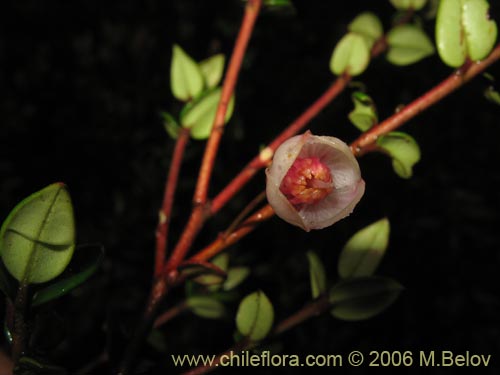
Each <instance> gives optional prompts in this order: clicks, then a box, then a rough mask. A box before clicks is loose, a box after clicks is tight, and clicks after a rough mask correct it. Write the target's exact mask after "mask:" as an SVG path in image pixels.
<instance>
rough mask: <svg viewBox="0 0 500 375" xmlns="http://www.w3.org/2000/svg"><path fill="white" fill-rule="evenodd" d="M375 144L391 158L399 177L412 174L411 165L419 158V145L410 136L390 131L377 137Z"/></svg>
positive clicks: (406, 176)
mask: <svg viewBox="0 0 500 375" xmlns="http://www.w3.org/2000/svg"><path fill="white" fill-rule="evenodd" d="M377 145H378V147H379V148H380V149H382V150H383V151H384V152H386V153H387V154H388V155H389V156H390V157H391V158H392V167H393V168H394V172H396V174H397V175H398V176H399V177H402V178H410V177H411V176H412V174H413V166H414V165H415V164H416V163H417V162H418V161H419V160H420V147H419V146H418V143H417V142H416V141H415V139H414V138H413V137H412V136H410V135H408V134H406V133H402V132H391V133H389V134H387V135H384V136H381V137H379V138H378V139H377Z"/></svg>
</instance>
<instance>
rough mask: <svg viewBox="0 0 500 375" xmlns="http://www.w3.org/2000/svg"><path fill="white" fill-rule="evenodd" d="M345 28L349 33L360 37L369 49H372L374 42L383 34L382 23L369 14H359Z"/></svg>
mask: <svg viewBox="0 0 500 375" xmlns="http://www.w3.org/2000/svg"><path fill="white" fill-rule="evenodd" d="M347 28H348V30H349V31H351V32H353V33H356V34H358V35H361V36H362V37H363V38H364V39H365V41H366V44H367V45H368V48H370V49H371V48H372V47H373V44H374V43H375V41H376V40H377V39H379V38H380V37H382V35H383V34H384V28H383V27H382V22H380V19H379V18H378V17H377V16H376V15H375V14H373V13H371V12H364V13H361V14H360V15H359V16H357V17H356V18H355V19H354V20H353V21H352V22H351V23H350V24H349V26H348V27H347Z"/></svg>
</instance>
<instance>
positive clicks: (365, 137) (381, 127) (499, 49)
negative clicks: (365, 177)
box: [351, 44, 500, 156]
mask: <svg viewBox="0 0 500 375" xmlns="http://www.w3.org/2000/svg"><path fill="white" fill-rule="evenodd" d="M499 59H500V44H499V45H497V46H496V48H495V49H494V50H493V51H492V52H491V53H490V55H489V56H488V57H487V58H485V59H484V60H482V61H480V62H477V63H470V62H469V63H466V64H465V65H464V66H462V67H461V68H459V69H458V70H456V71H455V72H454V73H453V74H451V75H450V76H449V77H448V78H447V79H445V80H444V81H442V82H441V83H439V84H438V85H437V86H435V87H434V88H432V89H431V90H429V91H428V92H426V93H425V94H424V95H422V96H421V97H419V98H418V99H416V100H414V101H413V102H411V103H410V104H408V105H407V106H405V107H404V108H403V109H402V110H401V111H399V112H398V113H395V114H394V115H393V116H391V117H389V118H388V119H386V120H385V121H383V122H381V123H379V124H377V125H375V126H374V127H373V128H371V129H370V130H368V131H366V132H365V133H363V134H361V135H360V136H359V138H358V139H356V140H355V141H354V142H353V143H352V144H351V151H352V152H353V154H354V155H356V156H361V155H363V154H364V153H365V152H366V148H367V147H368V146H370V145H372V144H373V143H375V142H376V140H377V139H378V137H380V136H381V135H384V134H387V133H389V132H391V131H393V130H395V129H397V128H399V127H400V126H401V125H403V124H404V123H406V122H408V121H409V120H410V119H412V118H413V117H415V116H416V115H418V114H419V113H420V112H422V111H424V110H425V109H427V108H429V107H430V106H432V105H434V104H436V103H437V102H438V101H440V100H441V99H443V98H444V97H446V96H447V95H449V94H451V93H452V92H453V91H455V90H456V89H458V88H459V87H461V86H462V85H463V84H465V83H467V82H469V81H470V80H471V79H472V78H474V77H475V76H477V75H478V74H479V73H481V72H483V71H484V70H485V69H486V68H487V67H489V66H490V65H491V64H493V63H494V62H496V61H498V60H499Z"/></svg>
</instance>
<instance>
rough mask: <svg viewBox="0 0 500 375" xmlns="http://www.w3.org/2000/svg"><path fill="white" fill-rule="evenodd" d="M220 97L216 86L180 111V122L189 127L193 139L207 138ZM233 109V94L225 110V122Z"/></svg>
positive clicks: (219, 90) (219, 91)
mask: <svg viewBox="0 0 500 375" xmlns="http://www.w3.org/2000/svg"><path fill="white" fill-rule="evenodd" d="M220 98H221V89H220V88H217V89H215V90H212V91H210V92H208V93H207V94H206V95H203V96H202V97H201V98H200V99H199V100H197V101H196V102H195V103H192V104H188V105H187V106H186V108H185V109H184V110H183V111H182V112H181V123H182V126H183V127H184V128H188V129H191V137H193V138H194V139H199V140H202V139H207V138H208V137H209V136H210V132H211V131H212V126H213V125H214V120H215V112H216V111H217V106H218V105H219V101H220ZM233 109H234V95H233V97H231V100H230V102H229V105H228V107H227V112H226V121H225V122H226V123H227V122H228V121H229V119H230V118H231V115H232V114H233Z"/></svg>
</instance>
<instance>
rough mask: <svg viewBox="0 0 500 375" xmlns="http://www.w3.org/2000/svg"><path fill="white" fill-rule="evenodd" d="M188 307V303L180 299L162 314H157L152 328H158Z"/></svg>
mask: <svg viewBox="0 0 500 375" xmlns="http://www.w3.org/2000/svg"><path fill="white" fill-rule="evenodd" d="M188 308H189V306H188V304H187V302H186V301H182V302H181V303H179V304H177V305H175V306H174V307H172V308H170V309H168V310H167V311H165V312H164V313H163V314H161V315H160V316H158V317H157V318H156V319H155V321H154V323H153V328H158V327H160V326H162V325H163V324H165V323H166V322H168V321H170V320H172V319H173V318H175V317H176V316H178V315H180V314H182V313H183V312H184V311H186V310H187V309H188Z"/></svg>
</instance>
